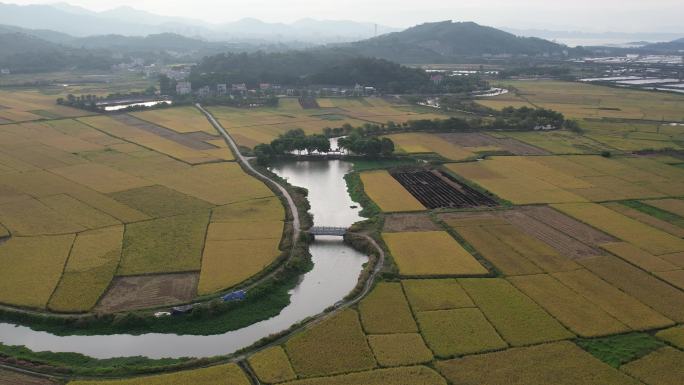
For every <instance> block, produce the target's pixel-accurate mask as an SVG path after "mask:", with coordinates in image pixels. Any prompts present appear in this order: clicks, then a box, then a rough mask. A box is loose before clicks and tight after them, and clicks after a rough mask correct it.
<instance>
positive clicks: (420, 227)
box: [383, 214, 440, 233]
mask: <svg viewBox="0 0 684 385" xmlns="http://www.w3.org/2000/svg"><path fill="white" fill-rule="evenodd" d="M439 230H440V228H439V226H437V225H436V224H435V223H434V222H432V219H430V216H429V215H427V214H392V215H388V216H386V217H385V223H384V227H383V231H384V232H386V233H401V232H418V231H439Z"/></svg>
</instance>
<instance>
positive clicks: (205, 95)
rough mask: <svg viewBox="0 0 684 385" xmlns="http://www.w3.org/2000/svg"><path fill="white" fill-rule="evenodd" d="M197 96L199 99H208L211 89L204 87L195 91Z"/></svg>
mask: <svg viewBox="0 0 684 385" xmlns="http://www.w3.org/2000/svg"><path fill="white" fill-rule="evenodd" d="M197 96H199V97H200V98H208V97H209V96H211V88H209V86H204V87H202V88H200V89H199V90H197Z"/></svg>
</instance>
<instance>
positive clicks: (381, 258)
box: [0, 104, 385, 385]
mask: <svg viewBox="0 0 684 385" xmlns="http://www.w3.org/2000/svg"><path fill="white" fill-rule="evenodd" d="M196 107H197V108H198V109H199V110H200V111H201V112H202V113H204V115H205V116H206V117H207V119H208V120H209V122H210V123H211V124H212V125H213V126H214V127H215V128H216V129H217V130H218V131H219V133H221V135H222V136H223V137H224V139H225V140H226V141H227V143H228V144H229V145H230V146H231V149H232V150H233V152H234V153H235V156H236V159H237V160H238V161H239V162H240V164H242V165H243V166H244V167H245V168H247V169H248V170H249V171H250V172H252V173H253V174H254V175H255V176H256V177H258V178H259V179H261V180H263V181H264V182H266V183H269V184H271V185H273V186H275V187H276V188H278V190H279V191H281V192H282V194H283V196H284V197H285V198H286V200H287V202H288V205H289V207H290V210H291V212H292V216H293V232H294V236H295V238H294V239H295V240H296V239H297V237H298V236H299V233H300V232H301V225H300V221H299V211H298V209H297V206H296V205H295V203H294V200H293V199H292V196H290V194H289V192H288V191H287V190H286V189H285V188H284V187H283V186H281V185H280V184H278V183H277V182H276V181H274V180H272V179H270V178H268V177H267V176H265V175H263V174H262V173H260V172H258V171H257V170H256V169H254V167H252V165H251V164H250V163H249V162H248V161H247V159H246V158H245V157H244V156H242V154H240V152H239V151H238V148H237V145H236V143H235V141H233V138H231V136H230V135H229V134H228V133H227V132H226V130H225V129H224V128H223V126H221V124H219V123H218V121H216V119H215V118H214V117H213V116H212V115H211V113H209V112H208V111H207V110H205V109H204V108H203V107H202V106H201V105H199V104H196ZM348 235H350V236H357V237H361V238H365V239H366V240H367V241H368V242H370V243H371V245H372V246H373V247H374V248H375V249H376V250H377V251H378V259H377V261H376V263H375V266H374V268H373V271H372V272H371V274H370V275H369V277H368V279H366V281H365V282H364V283H363V289H362V290H361V291H360V292H359V293H358V294H357V295H356V296H354V298H350V299H347V300H344V301H340V302H337V303H335V304H334V305H331V308H332V310H331V311H328V312H326V313H321V314H318V315H316V316H313V317H311V318H309V320H308V321H306V322H305V323H303V324H301V325H300V326H299V327H297V328H294V329H292V330H289V331H288V332H287V333H286V334H284V335H282V336H281V337H280V338H278V339H276V340H274V341H271V342H270V343H269V344H267V345H263V346H260V347H258V348H255V349H250V350H246V351H244V352H242V353H241V354H240V355H238V356H234V357H232V358H230V359H228V360H227V361H226V362H233V363H237V364H239V365H240V366H241V367H242V368H243V369H244V370H245V372H246V374H247V375H248V376H249V377H250V380H251V381H252V382H253V384H255V385H259V384H260V382H259V380H258V378H257V377H256V375H255V374H254V373H253V372H252V370H251V368H250V367H249V366H248V364H247V363H246V360H247V358H248V357H249V356H251V355H253V354H254V353H256V352H259V351H261V350H264V349H267V348H269V347H272V346H276V345H280V344H282V343H284V342H285V341H286V340H288V339H289V338H290V337H291V336H292V335H294V334H296V333H299V332H301V331H303V330H306V329H309V328H311V327H312V326H314V325H316V324H318V323H320V322H322V321H324V320H326V319H329V318H331V317H333V316H334V315H335V314H337V313H338V312H339V311H341V310H343V309H346V308H349V307H351V306H353V305H355V304H357V303H358V302H359V301H361V300H362V299H363V298H364V297H365V296H366V295H367V294H368V293H369V292H370V291H371V290H372V289H373V285H374V283H375V280H376V279H377V277H378V275H379V274H380V272H381V270H382V268H383V266H384V263H385V253H384V251H383V249H382V248H381V247H380V245H378V243H377V242H376V241H375V239H373V238H372V237H370V236H368V235H366V234H360V233H348ZM293 247H294V242H293ZM277 271H278V270H276V271H274V272H271V274H269V275H267V276H266V277H263V278H262V279H260V280H259V281H258V282H255V283H253V284H252V285H250V287H252V286H254V285H258V284H259V282H262V281H263V280H265V279H268V278H269V277H270V276H272V275H273V274H275V273H276V272H277ZM0 368H6V369H8V370H9V369H11V370H15V371H18V372H22V373H25V374H32V375H37V376H41V377H44V378H45V377H47V378H52V379H56V378H60V376H51V375H46V374H44V373H41V372H39V371H34V370H31V369H23V368H19V367H15V366H12V365H4V364H0ZM64 378H65V379H67V377H64Z"/></svg>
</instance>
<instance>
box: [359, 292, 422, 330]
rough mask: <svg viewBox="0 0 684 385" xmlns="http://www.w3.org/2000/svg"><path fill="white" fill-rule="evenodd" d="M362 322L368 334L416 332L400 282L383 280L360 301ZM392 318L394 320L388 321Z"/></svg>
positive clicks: (416, 328) (414, 322)
mask: <svg viewBox="0 0 684 385" xmlns="http://www.w3.org/2000/svg"><path fill="white" fill-rule="evenodd" d="M359 315H360V316H361V324H362V325H363V329H364V331H365V332H366V333H368V334H394V333H415V332H417V331H418V326H416V321H415V320H414V319H413V315H411V309H409V306H408V302H406V297H404V291H403V290H402V287H401V284H400V283H393V282H381V283H378V285H377V286H376V287H375V289H373V291H371V292H370V294H368V296H367V297H366V298H364V299H363V300H362V301H361V302H360V303H359ZM388 319H391V320H392V322H387V320H388Z"/></svg>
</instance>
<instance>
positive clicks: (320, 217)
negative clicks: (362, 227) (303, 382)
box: [0, 160, 368, 358]
mask: <svg viewBox="0 0 684 385" xmlns="http://www.w3.org/2000/svg"><path fill="white" fill-rule="evenodd" d="M350 170H351V163H348V162H344V161H340V160H331V161H302V162H286V163H281V164H278V165H275V166H274V167H273V168H272V171H273V172H274V173H276V174H278V175H279V176H280V177H282V178H285V179H287V180H288V181H289V182H290V184H292V185H294V186H300V187H304V188H306V189H308V190H309V202H310V203H311V212H312V214H313V216H314V223H315V224H316V225H319V226H337V227H349V226H350V225H351V224H353V223H354V222H357V221H359V220H360V219H361V217H360V216H359V210H360V209H356V208H352V206H353V205H354V203H353V202H352V200H351V198H350V197H349V194H348V193H347V187H346V183H345V181H344V176H345V175H346V174H347V173H349V172H350ZM310 252H311V255H312V258H313V263H314V267H313V269H312V270H311V271H310V272H308V273H306V274H305V275H304V276H303V277H302V278H301V281H300V282H299V284H298V285H297V286H296V287H295V288H294V289H293V290H292V291H291V292H290V294H291V298H290V300H291V302H290V304H289V305H288V306H287V307H285V308H284V309H283V310H282V311H281V312H280V314H278V315H277V316H275V317H273V318H270V319H268V320H265V321H261V322H258V323H255V324H252V325H250V326H247V327H245V328H242V329H239V330H235V331H231V332H228V333H224V334H219V335H211V336H192V335H176V334H159V333H150V334H143V335H137V336H134V335H128V334H116V335H99V336H98V335H95V336H56V335H53V334H50V333H48V332H41V331H34V330H32V329H30V328H28V327H25V326H17V325H13V324H8V323H0V343H3V344H5V345H24V346H26V347H27V348H29V349H31V350H33V351H53V352H75V353H81V354H85V355H88V356H91V357H96V358H113V357H126V356H145V357H150V358H164V357H169V358H179V357H210V356H217V355H227V354H231V353H234V352H235V351H237V350H240V349H243V348H245V347H248V346H250V345H252V344H254V343H255V342H257V341H258V340H260V339H262V338H264V337H267V336H269V335H271V334H274V333H278V332H280V331H283V330H286V329H288V328H289V327H290V326H291V325H293V324H296V323H298V322H300V321H302V320H304V319H306V318H308V317H312V316H315V315H317V314H320V313H321V312H323V311H324V310H325V309H326V308H328V307H330V306H332V305H334V304H335V303H337V302H339V301H341V300H342V299H343V298H344V297H345V296H346V295H347V294H348V293H349V292H350V291H351V290H352V289H353V288H354V287H355V286H356V284H357V281H358V278H359V274H360V273H361V271H362V269H363V265H364V264H365V263H366V262H368V257H367V256H365V255H363V254H361V253H359V252H358V251H356V250H354V249H352V248H351V247H349V246H347V245H346V244H344V243H343V242H342V239H341V238H332V237H317V239H316V241H315V242H314V243H313V244H311V246H310Z"/></svg>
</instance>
